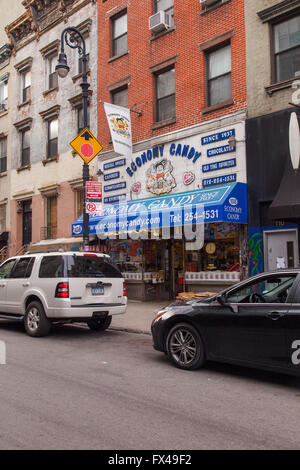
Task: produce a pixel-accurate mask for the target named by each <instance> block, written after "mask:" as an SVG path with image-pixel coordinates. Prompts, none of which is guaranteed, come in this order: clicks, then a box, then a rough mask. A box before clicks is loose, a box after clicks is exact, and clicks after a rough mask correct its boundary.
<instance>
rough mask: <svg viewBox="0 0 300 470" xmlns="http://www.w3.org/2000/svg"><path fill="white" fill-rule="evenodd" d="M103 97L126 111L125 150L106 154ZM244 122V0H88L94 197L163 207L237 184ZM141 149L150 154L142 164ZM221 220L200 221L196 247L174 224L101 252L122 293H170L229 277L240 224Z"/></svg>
mask: <svg viewBox="0 0 300 470" xmlns="http://www.w3.org/2000/svg"><path fill="white" fill-rule="evenodd" d="M103 102H110V103H114V104H117V105H122V106H125V107H128V108H129V109H130V110H131V111H132V112H131V127H132V140H133V153H132V158H128V157H127V158H122V156H120V155H119V154H116V153H115V152H114V150H113V147H112V142H111V137H110V132H109V128H108V125H107V120H106V116H105V112H104V107H103ZM245 119H246V58H245V22H244V2H243V1H241V0H215V1H211V0H205V1H203V2H199V1H192V2H177V1H174V2H173V1H172V0H156V1H147V2H139V1H137V0H133V1H130V2H129V1H124V0H122V1H117V0H106V1H99V2H98V138H99V140H100V142H101V143H102V145H103V146H104V151H103V152H102V153H101V155H100V156H99V159H98V161H99V170H100V174H102V176H101V177H100V179H101V180H102V181H103V188H104V194H103V201H104V206H105V204H109V203H110V202H117V201H118V200H121V199H122V200H124V199H126V200H127V202H128V203H129V202H130V201H133V200H141V198H148V197H153V195H155V196H157V199H156V202H157V203H159V202H162V203H163V204H166V202H165V200H164V196H165V195H167V194H170V195H172V196H173V195H174V196H178V195H182V194H191V193H190V192H191V191H192V192H193V191H194V193H195V194H196V193H197V194H198V192H200V193H201V191H203V190H204V189H205V188H210V187H211V186H212V187H215V186H216V185H220V184H223V183H224V186H223V188H225V189H224V190H225V191H228V190H229V189H230V188H232V185H233V186H234V184H235V183H238V184H240V183H241V184H242V185H244V186H246V185H245V183H246V164H245V161H246V156H245V144H244V142H245ZM230 137H231V138H232V139H231V143H230V142H229V138H230ZM217 142H219V144H217ZM146 155H147V157H146ZM151 155H153V160H154V158H156V157H159V160H158V161H157V162H154V161H150V160H151V159H152V156H151ZM196 156H197V158H196ZM185 157H187V158H185ZM198 157H199V158H198ZM209 157H214V158H209ZM147 159H148V160H147ZM142 163H143V165H142ZM141 166H143V168H141ZM112 168H115V170H117V171H114V172H113V173H112V171H113V170H111V169H112ZM166 169H168V172H169V173H168V174H169V176H168V177H167V176H166V174H167V173H166V172H167V170H166ZM151 172H152V174H151V175H150V173H151ZM154 173H155V175H154ZM170 174H171V176H170ZM168 178H169V180H168ZM106 181H109V183H110V184H107V183H106ZM228 183H229V184H228ZM227 184H228V186H226V185H227ZM194 193H193V194H194ZM200 193H199V194H200ZM210 194H212V193H210ZM215 194H216V193H215ZM143 200H145V199H143ZM232 200H234V201H235V200H236V199H235V198H232ZM213 214H218V211H217V212H216V213H214V212H213ZM224 220H225V219H224V218H223V219H222V217H221V216H219V217H217V218H215V219H214V220H211V221H209V222H211V223H205V243H204V247H203V248H201V249H200V248H199V249H197V250H194V251H192V250H191V251H187V249H186V244H185V241H184V236H183V235H182V234H181V235H180V234H179V235H178V233H175V232H176V230H177V231H178V230H179V232H180V230H182V227H181V228H176V229H174V233H173V232H172V233H171V235H170V239H169V240H157V241H154V240H150V239H149V240H144V241H143V240H138V241H134V242H132V241H130V240H129V241H126V242H125V241H124V242H122V241H120V240H116V241H112V242H111V244H110V245H109V246H108V247H107V249H108V250H109V251H110V253H111V254H112V256H113V258H114V261H115V262H116V263H117V264H118V265H119V267H120V269H121V270H122V272H123V273H124V276H125V278H126V279H127V281H128V284H129V295H130V296H132V297H137V298H142V299H150V298H153V297H161V298H164V297H168V298H172V297H174V295H175V294H176V293H177V292H178V291H179V290H183V289H189V290H191V289H194V290H195V289H196V290H199V289H203V288H204V289H207V285H208V284H213V286H214V288H218V289H220V288H221V287H222V286H223V285H228V284H230V283H232V282H236V281H237V280H238V279H239V278H240V270H241V269H240V266H241V263H242V262H243V260H242V259H241V257H240V255H239V254H240V252H241V243H243V241H242V240H243V239H244V238H243V237H244V236H243V231H244V227H245V225H242V224H234V223H231V224H230V223H228V220H229V219H226V220H227V222H224ZM230 220H233V217H232V218H231V219H230ZM219 222H222V223H223V225H222V224H220V223H219ZM78 227H79V225H78V226H77V230H79V231H80V228H78ZM128 235H129V238H130V234H129V233H128ZM148 235H149V234H148ZM137 238H138V239H139V238H141V236H140V237H139V236H138V237H137ZM225 258H226V259H227V260H228V261H227V262H226V260H225ZM207 273H208V275H207Z"/></svg>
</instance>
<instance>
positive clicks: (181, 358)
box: [166, 323, 205, 369]
mask: <svg viewBox="0 0 300 470" xmlns="http://www.w3.org/2000/svg"><path fill="white" fill-rule="evenodd" d="M166 346H167V352H168V356H169V357H170V358H171V360H172V361H173V362H174V364H175V365H176V366H177V367H179V368H180V369H196V368H198V367H201V366H202V365H203V364H204V361H205V354H204V346H203V342H202V339H201V337H200V334H199V333H198V331H197V330H196V329H195V328H194V327H193V326H192V325H189V324H186V323H180V324H178V325H175V326H174V327H173V328H172V329H171V331H170V332H169V335H168V337H167V342H166Z"/></svg>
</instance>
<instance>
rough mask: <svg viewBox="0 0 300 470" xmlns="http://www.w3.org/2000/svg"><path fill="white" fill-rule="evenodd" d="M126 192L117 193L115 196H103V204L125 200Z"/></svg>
mask: <svg viewBox="0 0 300 470" xmlns="http://www.w3.org/2000/svg"><path fill="white" fill-rule="evenodd" d="M125 199H126V194H117V195H116V196H108V197H105V198H104V200H103V202H104V204H113V203H114V202H119V201H125Z"/></svg>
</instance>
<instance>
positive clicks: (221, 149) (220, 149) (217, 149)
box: [207, 145, 235, 157]
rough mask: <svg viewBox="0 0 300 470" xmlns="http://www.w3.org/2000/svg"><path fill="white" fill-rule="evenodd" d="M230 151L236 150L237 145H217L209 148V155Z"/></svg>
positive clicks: (213, 155)
mask: <svg viewBox="0 0 300 470" xmlns="http://www.w3.org/2000/svg"><path fill="white" fill-rule="evenodd" d="M229 152H235V147H231V146H230V145H222V147H215V148H213V149H209V150H207V156H208V157H216V156H217V155H222V154H224V153H229Z"/></svg>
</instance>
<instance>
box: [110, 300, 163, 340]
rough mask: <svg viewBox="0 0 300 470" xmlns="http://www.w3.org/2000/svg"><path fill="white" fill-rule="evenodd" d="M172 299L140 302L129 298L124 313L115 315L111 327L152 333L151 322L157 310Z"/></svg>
mask: <svg viewBox="0 0 300 470" xmlns="http://www.w3.org/2000/svg"><path fill="white" fill-rule="evenodd" d="M170 303H171V301H161V302H140V301H134V300H129V301H128V305H127V311H126V314H124V315H114V316H113V319H112V322H111V328H114V329H121V330H125V331H131V332H137V333H146V334H147V333H148V334H150V333H151V323H152V320H153V318H154V316H155V314H156V313H157V312H159V310H161V309H162V308H164V307H165V306H166V305H169V304H170Z"/></svg>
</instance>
